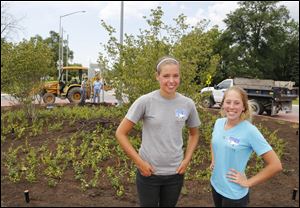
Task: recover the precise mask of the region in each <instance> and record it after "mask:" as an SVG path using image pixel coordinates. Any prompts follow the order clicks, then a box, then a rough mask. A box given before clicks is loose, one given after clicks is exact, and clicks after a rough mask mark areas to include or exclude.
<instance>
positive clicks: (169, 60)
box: [156, 56, 179, 74]
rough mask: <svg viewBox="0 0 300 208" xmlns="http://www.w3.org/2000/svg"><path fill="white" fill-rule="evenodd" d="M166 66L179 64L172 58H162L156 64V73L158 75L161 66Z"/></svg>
mask: <svg viewBox="0 0 300 208" xmlns="http://www.w3.org/2000/svg"><path fill="white" fill-rule="evenodd" d="M166 64H175V65H178V66H179V62H178V61H177V60H176V59H175V58H174V57H172V56H163V57H162V58H160V59H159V60H158V62H157V65H156V72H157V73H158V74H160V71H161V66H163V65H166Z"/></svg>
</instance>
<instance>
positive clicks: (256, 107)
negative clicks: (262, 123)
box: [249, 99, 264, 115]
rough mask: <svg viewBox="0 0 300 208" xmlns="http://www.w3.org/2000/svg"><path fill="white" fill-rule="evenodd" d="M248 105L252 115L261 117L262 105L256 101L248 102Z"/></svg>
mask: <svg viewBox="0 0 300 208" xmlns="http://www.w3.org/2000/svg"><path fill="white" fill-rule="evenodd" d="M249 105H250V107H251V110H252V113H253V114H254V115H261V114H262V113H263V112H264V109H263V107H262V105H261V104H260V103H259V102H258V101H257V100H254V99H253V100H249Z"/></svg>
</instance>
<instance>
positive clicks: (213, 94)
mask: <svg viewBox="0 0 300 208" xmlns="http://www.w3.org/2000/svg"><path fill="white" fill-rule="evenodd" d="M233 85H235V86H239V87H241V88H243V89H244V90H245V91H246V92H247V94H248V99H249V104H250V106H251V108H252V110H253V113H254V114H258V115H260V114H263V113H264V112H266V113H267V114H268V115H271V116H273V115H276V114H278V113H279V112H280V111H284V112H285V113H289V112H291V111H292V101H293V100H294V99H297V97H298V96H299V88H298V87H294V85H295V82H292V81H275V80H270V79H249V78H241V77H237V78H234V79H225V80H223V81H222V82H220V83H219V84H217V85H215V86H214V87H205V88H203V89H202V90H201V93H207V92H209V93H210V95H209V96H207V97H205V99H203V102H202V106H203V107H212V106H215V105H217V106H218V105H220V104H221V102H222V99H223V96H224V92H225V91H226V90H227V89H228V88H229V87H231V86H233Z"/></svg>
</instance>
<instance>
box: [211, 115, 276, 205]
mask: <svg viewBox="0 0 300 208" xmlns="http://www.w3.org/2000/svg"><path fill="white" fill-rule="evenodd" d="M226 121H227V118H221V119H217V121H216V123H215V126H214V130H213V133H212V142H211V143H212V148H213V155H214V162H215V164H214V169H213V172H212V176H211V179H210V181H211V184H212V186H213V187H214V189H215V190H216V191H217V192H218V193H219V194H221V195H222V196H224V197H227V198H229V199H241V198H243V197H244V196H245V195H246V194H247V193H248V191H249V190H248V189H249V188H245V187H242V186H241V185H239V184H237V183H234V182H230V181H229V180H230V179H229V178H227V177H226V174H227V173H228V172H229V171H230V168H232V169H235V170H237V171H238V172H240V173H244V172H245V168H246V165H247V163H248V161H249V158H250V156H251V153H252V152H253V151H254V152H255V153H256V154H257V155H262V154H264V153H266V152H268V151H270V150H272V147H271V146H270V145H269V144H268V142H267V141H266V139H265V138H264V137H263V135H262V134H261V133H260V131H259V130H258V129H257V128H256V127H255V126H254V125H252V124H251V123H250V122H249V121H246V120H245V121H242V122H240V123H239V124H238V125H236V126H234V127H233V128H231V129H228V130H225V129H224V127H225V123H226Z"/></svg>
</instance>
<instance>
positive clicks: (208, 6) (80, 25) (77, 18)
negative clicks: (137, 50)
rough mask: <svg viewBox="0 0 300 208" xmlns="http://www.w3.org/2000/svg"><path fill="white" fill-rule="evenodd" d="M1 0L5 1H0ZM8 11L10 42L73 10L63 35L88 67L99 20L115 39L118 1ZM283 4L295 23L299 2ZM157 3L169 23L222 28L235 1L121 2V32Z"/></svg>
mask: <svg viewBox="0 0 300 208" xmlns="http://www.w3.org/2000/svg"><path fill="white" fill-rule="evenodd" d="M2 2H5V1H1V3H2ZM7 3H8V13H10V14H12V15H13V16H14V17H15V18H16V19H18V20H19V25H20V26H21V27H22V30H19V31H18V33H15V34H14V35H13V36H12V37H11V41H13V42H19V41H21V40H22V39H24V38H25V39H29V38H30V37H33V36H35V35H36V34H38V35H41V36H42V37H43V38H46V37H49V32H50V31H51V30H54V31H56V32H58V31H59V20H60V16H62V15H65V14H69V13H72V12H76V11H86V12H85V13H76V14H73V15H69V16H66V17H63V18H62V26H63V28H64V30H65V32H64V37H65V38H66V37H67V35H68V36H69V47H70V48H71V50H73V52H74V60H73V62H75V63H81V64H83V65H84V66H88V65H89V63H97V58H98V53H99V51H103V49H102V48H101V45H100V43H106V42H107V40H108V35H107V33H106V31H105V30H104V29H103V28H102V26H101V25H100V22H101V19H103V20H104V21H105V22H106V23H107V24H109V25H111V26H113V27H114V28H115V29H116V31H117V32H116V34H115V36H116V37H117V38H118V39H119V37H120V35H119V30H120V8H121V2H120V1H113V2H112V1H66V2H64V1H59V2H58V1H40V2H39V1H9V2H7ZM279 4H280V5H281V4H283V5H285V6H287V8H288V9H289V11H290V15H291V17H292V18H294V19H295V20H296V21H298V22H299V2H298V1H282V2H280V3H279ZM157 6H161V7H162V10H163V11H164V17H163V21H164V22H165V23H167V24H173V23H174V22H173V18H175V17H177V16H178V15H179V14H181V13H183V14H184V15H186V16H187V21H188V23H189V24H190V25H195V24H196V22H197V21H199V20H201V19H204V18H205V19H208V20H210V21H211V25H219V28H221V29H223V28H224V27H225V24H224V23H223V22H222V20H223V19H224V18H225V17H226V14H228V13H230V12H231V11H234V10H235V9H236V8H237V7H238V4H237V1H226V2H223V1H190V2H188V1H124V33H127V34H133V35H137V34H139V29H146V28H147V24H146V21H145V19H144V18H143V16H147V17H149V15H150V10H151V9H155V8H156V7H157Z"/></svg>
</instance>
